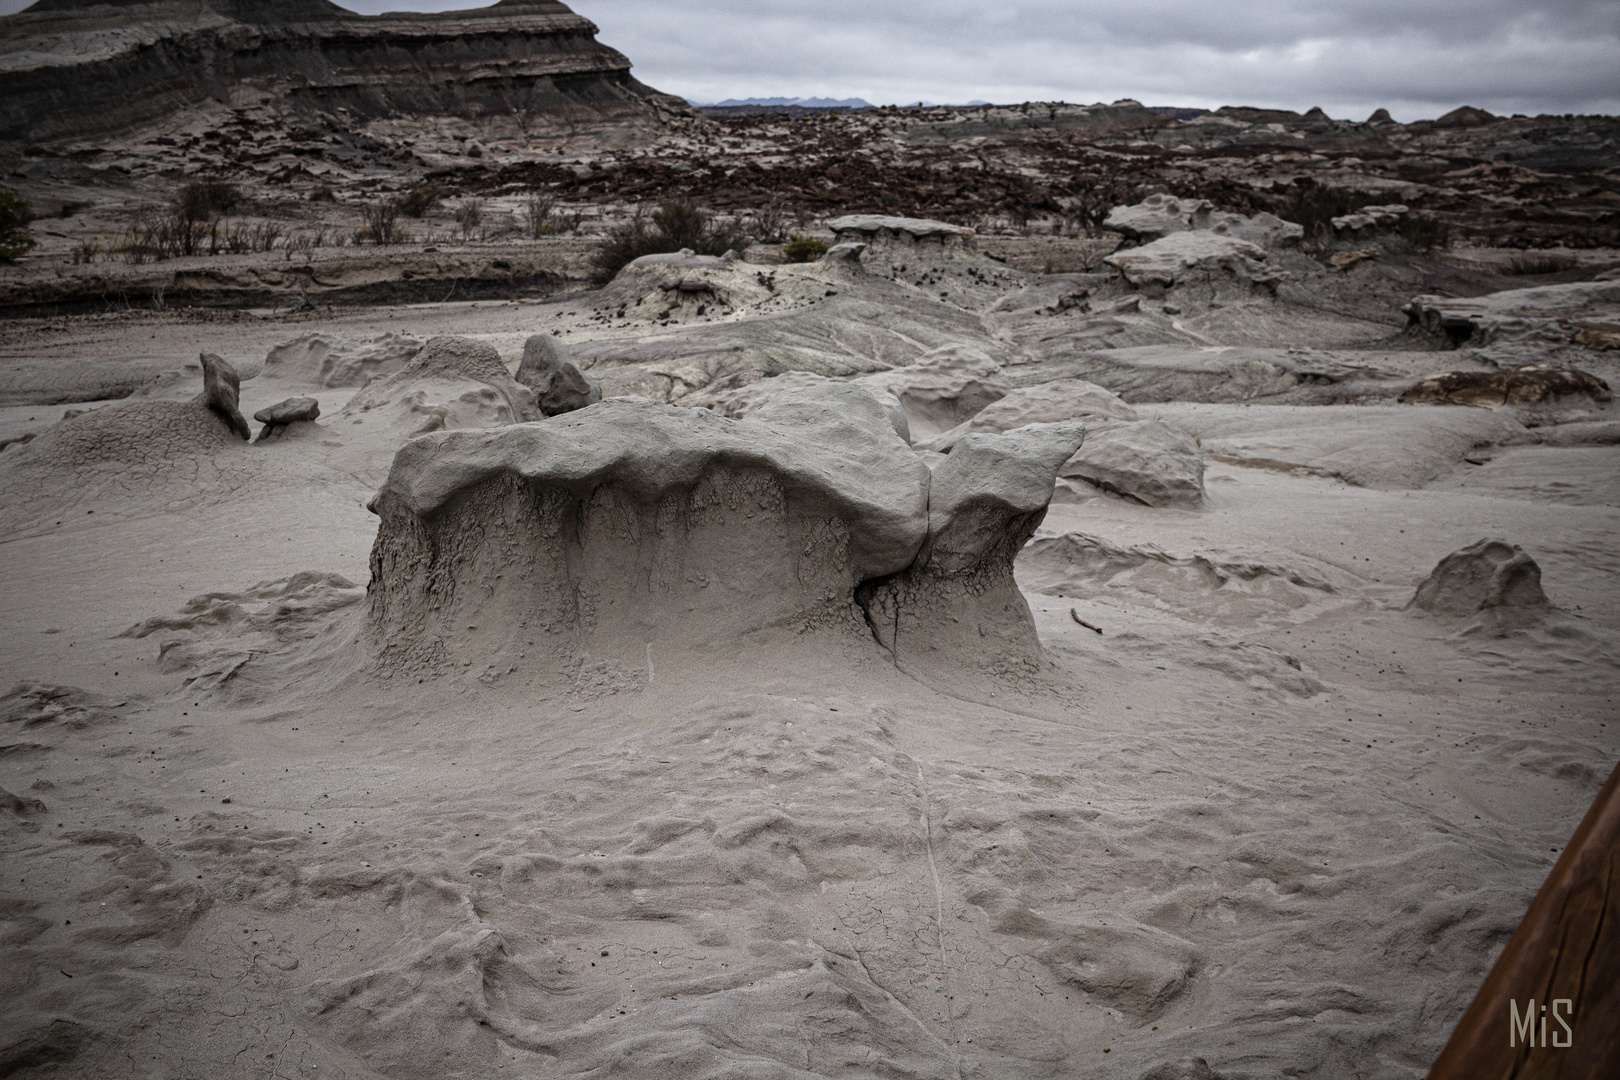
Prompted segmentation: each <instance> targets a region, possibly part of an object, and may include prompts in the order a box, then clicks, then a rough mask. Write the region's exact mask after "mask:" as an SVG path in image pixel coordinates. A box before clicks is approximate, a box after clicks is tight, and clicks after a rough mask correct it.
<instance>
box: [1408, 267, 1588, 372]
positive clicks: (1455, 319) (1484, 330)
mask: <svg viewBox="0 0 1620 1080" xmlns="http://www.w3.org/2000/svg"><path fill="white" fill-rule="evenodd" d="M1404 310H1405V312H1406V317H1407V319H1408V320H1409V321H1410V323H1411V324H1412V325H1414V326H1420V327H1422V328H1423V329H1424V330H1425V331H1427V332H1428V333H1429V334H1431V335H1433V336H1435V337H1436V338H1440V339H1443V340H1446V341H1448V342H1449V343H1450V344H1452V345H1458V346H1467V347H1468V348H1471V349H1475V350H1477V352H1476V355H1478V356H1479V357H1480V358H1481V359H1483V360H1486V361H1488V362H1491V363H1496V364H1501V365H1504V366H1506V365H1513V364H1525V363H1546V362H1547V361H1548V360H1549V359H1550V358H1552V357H1556V356H1557V350H1561V349H1564V348H1569V349H1571V350H1572V351H1573V352H1574V353H1579V352H1581V351H1582V349H1583V348H1592V347H1599V348H1601V347H1605V346H1604V345H1602V344H1601V343H1602V342H1603V341H1604V340H1605V337H1604V335H1605V333H1606V331H1607V330H1610V329H1612V328H1613V326H1615V325H1617V324H1620V281H1602V280H1598V281H1582V282H1574V283H1570V284H1563V285H1540V286H1535V287H1533V288H1528V289H1505V290H1503V291H1501V292H1493V293H1489V294H1486V295H1484V296H1473V297H1448V296H1418V297H1415V298H1413V300H1412V302H1411V303H1409V304H1407V305H1406V307H1405V309H1404ZM1589 342H1590V343H1592V344H1589Z"/></svg>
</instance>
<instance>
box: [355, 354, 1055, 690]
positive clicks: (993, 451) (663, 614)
mask: <svg viewBox="0 0 1620 1080" xmlns="http://www.w3.org/2000/svg"><path fill="white" fill-rule="evenodd" d="M1079 441H1080V435H1079V432H1078V429H1077V428H1070V427H1062V428H1060V429H1052V430H1031V431H1028V432H1025V433H1020V434H1019V435H1015V436H994V437H992V436H976V437H974V438H972V439H967V440H964V441H963V443H962V444H960V445H959V447H958V449H957V451H956V452H954V453H953V454H952V456H951V458H950V459H948V460H947V462H946V463H945V464H944V465H942V466H941V467H940V469H939V470H938V471H936V472H935V473H934V474H933V475H932V477H931V476H930V473H929V470H928V468H927V466H925V465H924V464H923V462H922V461H921V459H919V458H918V457H917V455H915V454H914V453H912V451H911V450H910V449H909V448H908V447H907V446H906V445H905V444H904V442H902V441H901V440H900V438H899V437H898V436H897V435H896V433H895V430H894V428H893V426H892V424H891V421H890V418H889V416H888V415H887V413H886V412H885V410H884V408H883V407H882V405H881V404H880V403H879V402H878V401H877V400H876V399H875V398H874V397H872V395H870V394H868V393H866V392H865V391H864V390H862V389H860V388H859V387H855V386H850V385H847V384H827V385H819V386H810V387H806V388H804V389H801V390H799V391H796V392H792V393H788V394H784V395H782V396H781V397H780V398H778V399H777V400H776V401H774V402H772V403H770V404H769V405H767V406H765V407H763V408H761V409H759V410H757V411H756V412H754V413H752V414H751V415H750V416H748V417H747V418H745V419H742V420H727V419H724V418H721V417H719V416H716V415H714V414H713V413H710V412H708V411H707V410H698V409H678V408H672V407H667V406H660V405H656V404H654V403H652V402H644V401H632V400H611V401H607V402H603V403H602V404H600V405H596V406H592V407H591V408H589V409H585V410H581V411H579V412H577V413H569V414H567V415H565V416H562V417H556V418H553V419H552V420H549V421H547V422H546V423H545V424H538V425H523V426H516V427H511V428H508V429H505V430H501V431H495V432H487V433H476V434H475V433H470V432H469V433H449V434H443V435H434V436H432V437H429V438H426V439H418V440H415V441H413V442H411V443H409V444H408V445H407V446H405V447H404V448H403V449H402V450H401V451H400V453H399V455H398V457H397V458H396V459H395V462H394V466H393V469H392V471H391V473H390V475H389V478H388V481H387V483H386V484H385V485H384V486H383V488H382V490H381V491H380V492H379V493H378V496H377V498H376V499H375V500H374V502H373V504H372V505H373V507H374V509H375V510H376V511H377V512H378V514H379V515H380V516H381V518H382V523H381V526H380V529H379V531H378V537H377V543H376V546H375V548H374V549H373V552H372V589H371V608H370V631H369V637H370V643H371V646H372V648H373V649H374V650H375V652H376V655H377V664H378V668H379V670H381V671H382V672H383V673H385V674H389V675H392V674H406V675H414V676H418V677H426V676H428V675H440V674H445V673H448V672H453V671H461V670H465V669H469V668H473V667H474V666H475V665H476V673H481V674H482V675H484V676H486V677H488V678H501V677H504V676H510V675H516V674H517V673H518V672H520V671H521V672H523V673H525V675H527V676H529V677H533V678H537V679H540V680H542V681H551V680H556V679H558V678H572V677H574V676H575V675H576V674H577V673H578V671H579V668H580V665H581V664H582V663H585V662H587V660H589V662H591V663H596V664H606V665H608V666H609V667H610V668H611V669H612V670H613V671H615V672H617V673H619V677H622V678H623V679H625V680H627V681H630V682H639V681H640V680H643V679H646V680H652V679H653V678H655V677H656V675H655V672H656V661H655V659H654V657H655V653H656V654H659V655H668V654H670V653H680V654H688V655H689V654H693V653H700V654H701V653H707V654H708V655H709V656H710V658H711V659H713V658H724V659H728V660H729V659H730V658H731V657H732V656H733V655H734V653H735V650H736V648H737V647H738V644H739V643H740V642H744V641H754V642H756V643H764V642H766V641H779V642H780V641H799V640H805V641H809V640H821V641H827V642H833V643H836V645H837V647H840V648H843V647H848V646H853V647H855V648H857V650H866V649H870V648H871V646H872V641H873V637H874V633H875V635H876V637H877V639H878V641H880V642H882V643H883V645H884V646H885V647H886V648H888V649H889V650H890V653H891V655H895V656H897V657H898V658H900V659H902V660H904V659H905V657H906V656H907V655H908V649H909V647H910V646H909V643H910V642H911V641H912V640H916V641H918V642H919V643H925V644H926V645H927V647H929V648H932V649H936V650H938V651H940V652H941V653H942V654H943V655H945V656H949V657H951V658H953V659H954V660H956V661H957V662H960V663H963V664H968V665H974V666H977V665H978V664H979V663H980V662H981V660H983V658H984V657H985V656H987V655H992V654H994V653H995V650H994V649H986V648H985V646H984V644H983V643H982V642H981V640H980V635H981V633H983V634H993V635H994V636H996V637H998V638H1001V639H1004V640H1007V641H1009V642H1012V643H1013V647H1014V648H1015V649H1017V650H1023V651H1024V654H1025V655H1026V658H1027V656H1028V655H1029V651H1030V650H1031V649H1036V650H1038V643H1037V642H1036V641H1035V635H1034V628H1033V622H1032V620H1031V619H1030V617H1029V613H1028V609H1027V607H1024V606H1023V601H1022V599H1021V597H1019V596H1018V594H1017V591H1016V588H1015V587H1014V586H1013V585H1012V576H1011V562H1012V556H1013V555H1014V554H1015V553H1016V551H1017V549H1018V547H1019V546H1021V545H1022V543H1023V541H1024V540H1025V539H1026V538H1027V537H1028V535H1029V533H1031V532H1033V530H1034V528H1035V526H1036V525H1037V524H1038V523H1039V520H1040V517H1041V515H1042V513H1043V512H1044V510H1045V507H1046V503H1047V501H1048V500H1049V499H1050V498H1051V493H1052V484H1053V476H1054V474H1055V472H1056V470H1057V467H1058V466H1059V465H1061V464H1062V462H1063V461H1064V460H1067V458H1068V457H1069V455H1070V454H1072V453H1073V450H1074V448H1075V447H1076V446H1077V445H1078V444H1079ZM908 574H909V576H908ZM858 594H859V599H858ZM876 609H881V612H878V611H876ZM869 620H870V623H871V625H870V626H869V625H868V621H869ZM941 620H947V621H951V626H950V627H949V628H947V627H946V626H945V625H943V624H942V622H941ZM957 620H959V622H957ZM902 626H903V627H904V630H903V631H902V630H900V629H897V628H900V627H902ZM902 634H903V635H904V640H905V644H902V645H901V646H900V647H899V648H898V649H897V648H896V641H897V639H899V638H901V636H902ZM957 634H960V635H971V638H972V642H973V652H972V655H962V654H961V653H960V652H959V650H957V649H956V648H954V647H953V642H952V640H951V638H952V636H953V635H957ZM871 655H872V657H873V658H874V659H880V658H881V657H882V654H881V653H879V652H878V651H877V650H875V649H873V650H872V652H871Z"/></svg>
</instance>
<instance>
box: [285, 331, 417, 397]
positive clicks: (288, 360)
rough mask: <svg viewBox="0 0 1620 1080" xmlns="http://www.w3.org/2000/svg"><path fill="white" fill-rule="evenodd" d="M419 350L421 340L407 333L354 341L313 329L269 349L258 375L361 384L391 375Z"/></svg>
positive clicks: (316, 383) (317, 383)
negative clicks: (262, 368) (260, 373)
mask: <svg viewBox="0 0 1620 1080" xmlns="http://www.w3.org/2000/svg"><path fill="white" fill-rule="evenodd" d="M421 351H422V341H421V339H420V338H415V337H412V336H410V335H409V334H398V333H388V334H382V335H379V336H377V337H373V338H366V339H364V340H362V341H354V340H351V339H349V338H345V337H339V336H337V335H336V334H328V333H323V332H320V331H315V332H312V333H308V334H303V335H300V336H299V337H296V338H293V339H292V340H291V341H284V342H282V343H281V344H280V345H277V346H275V347H274V348H273V349H271V350H270V352H269V353H268V354H266V356H265V358H264V371H263V373H262V375H261V377H262V378H265V379H274V380H285V381H288V382H297V383H304V384H307V385H313V386H321V387H325V388H327V389H332V388H337V387H344V386H362V385H364V384H365V382H366V380H368V379H372V378H376V377H379V376H388V375H392V374H393V373H394V372H396V371H398V370H399V369H400V368H402V367H404V366H405V365H406V364H407V363H408V362H409V361H410V360H411V359H412V358H413V357H414V356H416V354H417V353H419V352H421Z"/></svg>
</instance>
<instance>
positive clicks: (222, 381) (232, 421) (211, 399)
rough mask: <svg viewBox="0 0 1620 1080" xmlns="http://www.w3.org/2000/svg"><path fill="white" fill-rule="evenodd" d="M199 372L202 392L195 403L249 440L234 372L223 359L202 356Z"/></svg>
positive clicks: (206, 355)
mask: <svg viewBox="0 0 1620 1080" xmlns="http://www.w3.org/2000/svg"><path fill="white" fill-rule="evenodd" d="M200 359H201V361H202V372H203V392H202V397H201V398H200V399H199V400H201V401H202V402H203V403H204V404H205V405H207V406H208V407H209V408H210V409H212V410H213V411H214V413H215V414H216V415H217V416H218V417H219V418H220V419H221V420H223V421H225V423H226V425H227V426H229V427H230V429H231V430H232V431H234V432H236V433H237V434H238V435H240V436H241V437H242V438H243V439H251V438H252V437H253V431H252V429H251V428H249V427H248V423H247V421H246V420H244V419H243V418H242V410H241V408H240V405H241V401H242V380H241V378H240V377H239V376H238V375H237V374H236V369H235V368H234V367H232V366H231V364H230V361H228V360H226V359H225V358H224V357H221V356H215V355H214V354H213V353H203V354H202V356H201V357H200Z"/></svg>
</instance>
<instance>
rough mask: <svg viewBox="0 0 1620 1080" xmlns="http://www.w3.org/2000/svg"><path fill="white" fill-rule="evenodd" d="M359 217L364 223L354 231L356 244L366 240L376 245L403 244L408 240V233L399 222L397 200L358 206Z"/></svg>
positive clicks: (385, 200)
mask: <svg viewBox="0 0 1620 1080" xmlns="http://www.w3.org/2000/svg"><path fill="white" fill-rule="evenodd" d="M360 218H361V220H362V221H363V222H365V224H363V225H361V226H360V228H359V229H357V230H356V231H355V234H354V242H355V243H357V244H360V243H365V242H367V241H369V242H371V243H373V244H377V245H383V244H404V243H407V242H409V240H410V233H408V232H406V231H405V228H404V226H402V225H400V223H399V202H398V200H395V199H384V200H382V201H381V202H374V203H366V204H365V205H364V206H362V207H360Z"/></svg>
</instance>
